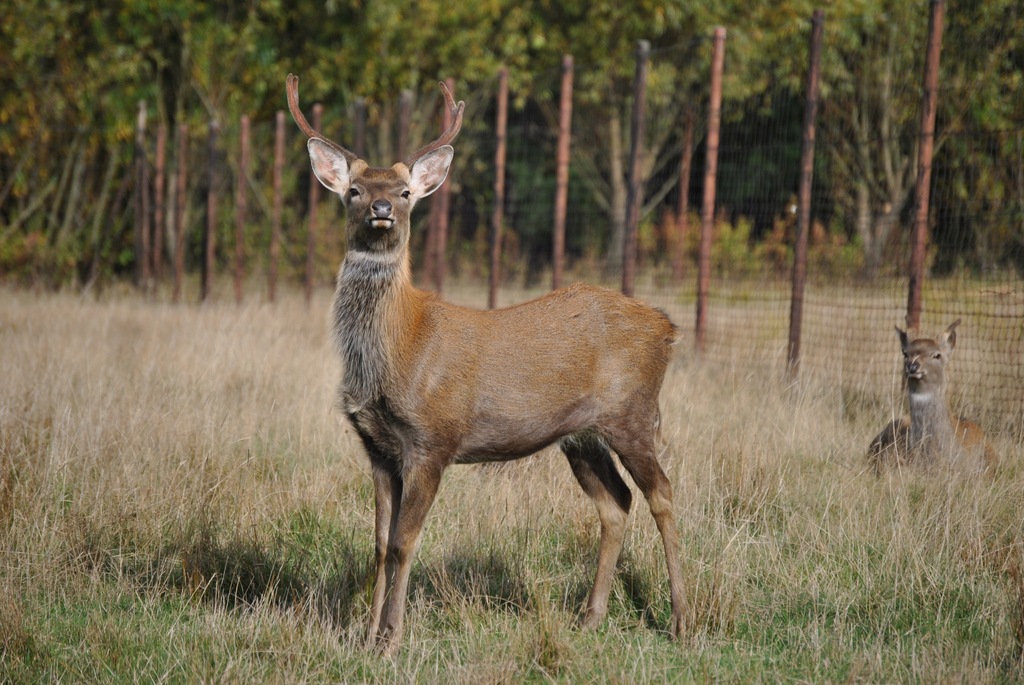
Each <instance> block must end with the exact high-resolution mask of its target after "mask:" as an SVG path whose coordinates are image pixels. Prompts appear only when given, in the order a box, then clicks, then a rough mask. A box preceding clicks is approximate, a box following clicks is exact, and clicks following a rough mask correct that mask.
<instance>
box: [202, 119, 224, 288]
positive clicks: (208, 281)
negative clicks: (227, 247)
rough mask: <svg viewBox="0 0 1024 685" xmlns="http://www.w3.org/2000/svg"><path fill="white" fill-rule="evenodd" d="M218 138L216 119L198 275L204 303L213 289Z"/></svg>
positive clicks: (218, 129)
mask: <svg viewBox="0 0 1024 685" xmlns="http://www.w3.org/2000/svg"><path fill="white" fill-rule="evenodd" d="M219 138H220V124H219V123H218V122H217V120H216V119H212V120H211V121H210V134H209V142H208V146H209V150H208V156H207V160H206V163H207V169H206V176H207V179H208V182H209V186H208V187H207V189H206V230H205V235H204V238H205V239H204V240H203V246H204V247H203V269H202V272H201V273H200V283H199V291H200V292H199V299H200V301H202V302H206V301H207V300H208V299H209V298H210V291H211V290H212V289H213V272H214V268H215V257H216V250H217V201H218V199H219V198H218V194H219V188H218V185H219V181H220V178H219V174H218V173H217V144H218V139H219Z"/></svg>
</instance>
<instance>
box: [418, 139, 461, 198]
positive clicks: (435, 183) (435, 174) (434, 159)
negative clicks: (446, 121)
mask: <svg viewBox="0 0 1024 685" xmlns="http://www.w3.org/2000/svg"><path fill="white" fill-rule="evenodd" d="M454 156H455V149H454V148H453V147H452V146H451V145H442V146H441V147H439V148H437V149H436V150H434V151H433V152H428V153H427V154H425V155H423V156H422V157H420V158H419V159H417V160H416V162H415V163H414V164H413V165H412V169H410V170H409V190H410V191H411V192H412V195H413V197H415V198H416V199H419V198H421V197H426V196H427V195H430V194H431V193H432V192H434V191H435V190H437V189H438V188H440V187H441V184H442V183H444V180H445V179H446V178H448V167H449V166H451V163H452V157H454Z"/></svg>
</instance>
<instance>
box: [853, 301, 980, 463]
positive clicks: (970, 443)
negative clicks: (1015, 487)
mask: <svg viewBox="0 0 1024 685" xmlns="http://www.w3.org/2000/svg"><path fill="white" fill-rule="evenodd" d="M959 325H960V319H957V320H956V321H954V322H953V323H951V324H950V325H949V327H948V328H947V329H946V330H945V331H943V333H942V334H941V335H940V336H939V337H938V339H937V340H933V339H931V338H915V339H914V340H911V339H910V336H909V335H908V334H907V332H906V331H904V330H902V329H901V328H900V327H899V326H897V327H896V333H897V335H899V338H900V348H901V349H902V350H903V373H904V376H906V381H907V398H908V401H909V404H910V416H909V417H907V416H904V417H901V418H900V419H896V420H893V421H892V422H891V423H890V424H889V425H888V426H886V427H885V428H884V429H883V430H882V432H881V433H879V434H878V435H877V436H876V437H875V439H874V440H873V441H872V443H871V447H870V448H869V450H868V460H869V462H870V463H871V465H872V466H873V467H874V470H875V473H876V474H881V473H882V472H883V470H884V469H885V468H886V467H888V466H894V465H901V464H910V463H916V464H922V465H925V466H934V465H946V466H950V467H955V468H959V469H965V470H968V471H974V470H981V469H987V468H992V467H993V466H995V464H996V462H997V461H998V458H997V456H996V453H995V450H993V449H992V446H991V445H990V444H989V443H988V440H986V439H985V434H984V432H982V430H981V428H980V427H979V426H978V425H977V424H976V423H974V422H973V421H969V420H967V419H964V418H960V417H957V416H956V415H955V414H953V412H952V411H950V409H949V403H948V401H947V399H946V362H947V361H948V360H949V355H950V353H951V352H952V351H953V348H954V347H956V327H957V326H959Z"/></svg>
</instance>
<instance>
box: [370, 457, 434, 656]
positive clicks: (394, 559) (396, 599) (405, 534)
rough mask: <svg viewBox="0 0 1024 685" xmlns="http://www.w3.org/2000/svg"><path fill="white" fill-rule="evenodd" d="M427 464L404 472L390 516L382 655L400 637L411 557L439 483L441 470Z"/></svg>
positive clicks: (380, 636) (380, 639)
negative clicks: (399, 492) (395, 505)
mask: <svg viewBox="0 0 1024 685" xmlns="http://www.w3.org/2000/svg"><path fill="white" fill-rule="evenodd" d="M426 462H429V460H428V459H423V460H420V462H419V464H418V465H417V466H416V467H414V468H410V469H406V470H405V472H404V473H403V474H402V478H401V496H400V498H398V499H397V500H396V502H394V503H393V504H397V507H395V510H394V511H393V513H392V516H391V530H390V532H389V535H388V540H387V553H386V560H385V563H384V578H385V581H386V585H387V590H386V592H385V596H384V606H383V608H382V610H381V617H380V623H379V626H378V630H377V647H378V648H379V649H381V650H382V651H385V652H390V651H392V650H393V649H394V648H395V647H396V646H397V645H398V642H399V640H400V638H401V636H402V623H403V620H404V616H405V600H406V594H407V592H408V589H409V573H410V571H411V570H412V559H413V555H414V554H415V552H416V548H417V547H418V546H419V542H420V537H421V536H422V534H423V522H424V521H425V520H426V518H427V512H428V511H430V505H431V504H433V502H434V496H435V495H436V494H437V488H438V485H439V484H440V482H441V469H440V468H435V467H433V466H431V465H430V464H429V463H426Z"/></svg>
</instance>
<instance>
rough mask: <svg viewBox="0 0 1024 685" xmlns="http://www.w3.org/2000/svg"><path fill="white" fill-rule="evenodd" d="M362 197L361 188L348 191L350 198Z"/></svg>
mask: <svg viewBox="0 0 1024 685" xmlns="http://www.w3.org/2000/svg"><path fill="white" fill-rule="evenodd" d="M360 195H361V193H360V192H359V188H349V189H348V196H349V197H353V198H355V197H359V196H360Z"/></svg>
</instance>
